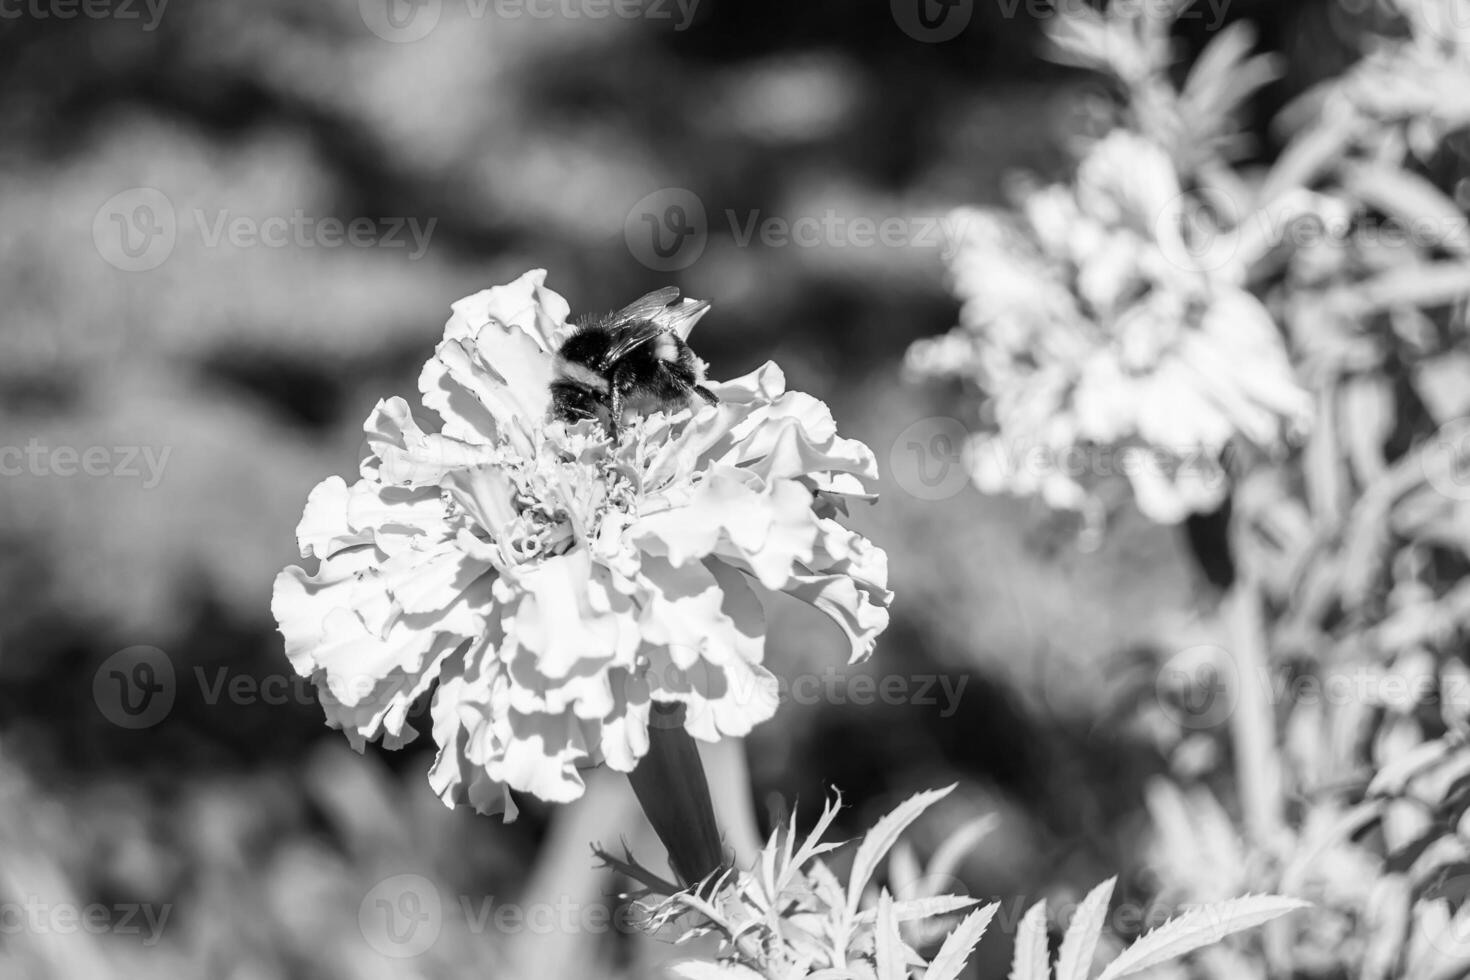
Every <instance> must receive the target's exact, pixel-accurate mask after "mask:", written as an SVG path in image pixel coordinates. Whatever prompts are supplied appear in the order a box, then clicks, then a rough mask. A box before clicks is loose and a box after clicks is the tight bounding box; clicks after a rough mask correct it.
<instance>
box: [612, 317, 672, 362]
mask: <svg viewBox="0 0 1470 980" xmlns="http://www.w3.org/2000/svg"><path fill="white" fill-rule="evenodd" d="M620 315H621V314H620ZM615 329H616V330H617V340H615V341H614V342H613V343H612V345H611V346H609V347H608V349H607V353H606V354H604V355H603V356H602V365H601V366H602V370H604V371H606V370H608V369H609V368H611V367H612V366H613V365H614V364H616V363H618V362H619V361H621V360H622V359H623V358H625V357H627V356H628V354H629V353H631V352H632V351H634V350H636V349H637V348H639V347H642V346H643V345H644V344H646V343H648V342H649V341H650V340H653V339H654V338H656V337H658V336H659V335H660V334H662V333H664V332H665V329H664V328H663V327H661V326H659V325H658V324H657V323H656V322H654V321H653V320H651V319H649V318H647V317H641V318H639V319H638V320H635V321H633V322H632V323H628V324H626V325H624V324H620V325H619V326H617V327H616V328H615Z"/></svg>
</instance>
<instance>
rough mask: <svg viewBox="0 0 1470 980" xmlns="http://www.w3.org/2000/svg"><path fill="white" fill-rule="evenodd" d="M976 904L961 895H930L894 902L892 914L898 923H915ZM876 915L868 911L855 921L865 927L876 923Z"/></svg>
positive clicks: (873, 911)
mask: <svg viewBox="0 0 1470 980" xmlns="http://www.w3.org/2000/svg"><path fill="white" fill-rule="evenodd" d="M977 904H979V903H978V902H977V901H976V900H975V899H973V898H966V897H965V896H963V895H930V896H928V897H926V898H910V899H905V900H904V901H902V902H894V903H893V914H894V916H895V917H896V918H897V919H898V921H899V922H900V923H903V922H916V921H918V920H920V919H933V918H938V917H939V916H943V915H951V914H953V913H955V912H958V911H959V910H960V909H963V908H969V907H970V906H971V905H977ZM877 915H878V910H877V909H868V910H867V911H865V912H863V913H861V914H860V915H859V916H858V917H857V919H856V920H855V921H856V922H857V924H858V925H860V926H865V925H868V924H870V923H872V922H874V921H876V918H877Z"/></svg>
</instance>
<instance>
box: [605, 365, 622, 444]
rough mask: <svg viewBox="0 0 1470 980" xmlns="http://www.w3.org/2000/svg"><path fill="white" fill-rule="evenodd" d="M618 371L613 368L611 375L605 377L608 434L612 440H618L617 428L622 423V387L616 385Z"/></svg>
mask: <svg viewBox="0 0 1470 980" xmlns="http://www.w3.org/2000/svg"><path fill="white" fill-rule="evenodd" d="M619 380H620V379H619V378H618V371H617V370H616V369H615V370H614V371H613V373H612V376H611V377H609V378H608V379H607V388H608V401H609V405H608V409H609V413H610V414H609V418H608V434H609V435H611V436H612V437H613V442H617V441H618V430H619V428H621V426H622V424H623V389H622V388H621V387H619V386H618V381H619Z"/></svg>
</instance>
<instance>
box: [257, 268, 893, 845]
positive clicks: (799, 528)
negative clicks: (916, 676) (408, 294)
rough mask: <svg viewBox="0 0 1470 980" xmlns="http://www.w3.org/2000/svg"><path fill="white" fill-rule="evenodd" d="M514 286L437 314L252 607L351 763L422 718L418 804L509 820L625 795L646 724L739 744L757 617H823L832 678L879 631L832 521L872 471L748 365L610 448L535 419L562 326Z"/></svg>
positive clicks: (758, 639)
mask: <svg viewBox="0 0 1470 980" xmlns="http://www.w3.org/2000/svg"><path fill="white" fill-rule="evenodd" d="M544 279H545V273H544V272H542V271H535V272H530V273H527V274H526V275H524V276H522V277H521V278H520V279H518V280H516V281H515V282H513V283H510V284H508V285H504V286H499V287H496V288H493V289H488V290H485V291H483V292H480V293H478V294H476V295H474V296H470V297H468V298H466V299H463V300H460V301H459V302H458V303H456V304H454V308H453V310H454V312H453V316H452V317H451V318H450V320H449V322H448V325H447V326H446V328H445V332H444V339H443V341H442V342H441V343H440V344H439V346H438V348H437V349H436V351H435V354H434V356H433V358H432V359H430V360H429V362H428V363H427V364H426V365H425V366H424V370H423V373H422V374H421V376H420V378H419V389H420V391H421V393H422V398H423V405H424V407H425V408H427V409H428V410H429V411H430V412H431V413H433V415H435V416H437V418H436V419H434V420H433V421H430V422H421V421H419V420H417V419H415V417H414V416H413V414H411V411H410V406H409V404H408V403H407V402H406V401H404V400H403V399H401V398H390V399H387V400H384V401H382V402H379V404H378V406H377V407H376V409H375V410H374V412H373V414H372V415H371V417H370V418H369V419H368V420H367V423H366V426H365V429H366V432H367V441H368V447H369V455H368V456H367V458H366V459H365V460H364V462H363V463H362V465H361V479H359V480H358V481H357V482H355V483H353V484H352V485H350V486H349V485H348V484H347V483H346V482H345V481H343V480H342V479H340V478H337V477H332V478H330V479H328V480H326V481H325V482H323V483H321V484H320V485H319V486H317V487H316V489H315V490H313V491H312V493H311V496H310V498H309V500H308V501H307V504H306V510H305V514H304V516H303V517H302V520H301V524H300V526H299V527H298V529H297V536H298V538H299V541H300V546H301V554H302V556H303V557H315V558H317V559H319V560H320V563H319V567H318V569H317V571H316V573H315V574H309V573H308V572H307V571H305V570H303V569H302V568H299V567H295V566H293V567H290V568H287V569H286V570H285V571H283V572H282V573H281V574H280V575H279V576H278V578H277V579H276V584H275V595H274V600H273V603H272V607H273V611H274V613H275V616H276V619H277V621H278V622H279V624H280V629H281V633H282V635H283V636H284V637H285V642H286V653H287V655H288V656H289V658H290V660H291V663H292V665H293V666H294V667H295V669H296V670H297V672H298V673H300V674H302V675H303V676H310V677H312V678H313V680H314V681H315V682H316V684H317V686H318V690H319V695H320V697H321V700H322V704H323V705H324V707H325V709H326V713H327V720H328V722H329V723H330V724H331V725H333V726H334V727H340V728H342V729H343V730H344V731H345V732H346V733H347V735H348V738H349V739H350V740H351V741H352V742H353V744H354V745H355V746H357V747H359V748H361V746H362V745H363V744H364V743H365V742H366V741H367V740H370V739H374V738H378V737H381V738H382V739H383V741H384V744H386V745H388V746H389V747H395V748H396V747H398V746H400V745H402V744H404V743H406V742H408V741H409V740H411V739H412V738H413V737H414V736H415V735H416V734H417V733H416V732H415V731H414V729H413V728H412V727H411V726H410V725H409V724H408V723H407V716H408V714H409V710H410V707H411V706H412V704H413V702H414V701H415V699H417V698H418V697H420V696H421V695H423V694H425V693H426V692H427V691H428V690H429V689H430V688H431V687H434V686H435V685H436V684H437V689H436V690H435V693H434V695H433V699H432V702H431V706H430V714H431V716H432V720H433V737H434V740H435V742H436V743H437V744H438V746H439V755H438V758H437V760H436V761H435V763H434V766H433V769H432V771H431V773H430V782H431V783H432V785H433V786H434V788H435V790H436V791H437V792H438V793H439V794H440V796H441V798H442V799H443V800H444V801H445V802H446V803H448V804H451V805H453V804H455V803H469V804H472V805H473V806H474V807H475V808H476V809H478V810H479V811H481V812H486V813H496V812H501V811H504V812H505V813H506V818H507V819H512V818H514V816H515V813H516V810H515V805H514V803H513V802H512V800H511V798H510V794H509V792H508V791H509V790H512V789H514V790H518V791H522V792H527V793H531V794H533V795H535V796H537V797H539V798H541V799H543V800H548V801H554V802H566V801H570V800H573V799H576V798H577V797H579V796H580V795H581V794H582V791H583V781H582V778H581V776H580V775H579V772H578V770H579V769H580V768H582V767H587V766H593V765H597V764H599V763H604V762H605V763H606V764H607V765H608V766H610V767H611V768H613V769H615V770H618V771H621V772H631V771H632V770H633V769H634V768H635V767H636V766H637V764H638V762H639V760H640V759H641V758H642V757H643V756H644V755H645V754H646V753H647V752H648V750H649V716H650V711H651V709H652V708H653V706H654V704H655V703H660V704H663V705H666V706H670V705H672V706H679V705H682V706H683V707H684V708H685V710H684V711H683V712H682V718H683V728H684V729H685V730H686V731H687V732H688V733H689V734H690V735H692V736H693V737H694V738H697V739H702V740H704V741H708V742H713V741H717V740H718V739H720V738H721V737H722V736H740V735H745V734H746V733H748V732H749V731H750V730H751V729H752V728H753V727H754V726H755V725H756V724H758V723H759V722H761V721H764V720H766V719H767V718H769V717H770V716H771V715H772V713H773V712H774V711H775V709H776V706H777V686H776V679H775V677H774V676H773V675H772V674H771V673H770V672H769V671H768V670H766V668H765V667H764V666H763V665H762V660H763V658H764V640H765V617H764V611H763V606H762V596H763V595H764V594H767V593H772V592H785V593H788V594H790V595H793V596H796V597H797V598H799V599H802V600H804V601H806V602H809V603H811V604H812V605H814V606H816V607H817V608H818V609H821V610H822V611H823V612H825V613H827V614H828V615H829V616H831V617H832V618H833V619H834V620H835V621H836V622H837V623H838V625H839V626H841V627H842V629H843V630H844V631H845V632H846V633H847V635H848V637H849V639H850V641H851V648H852V659H853V660H854V661H856V660H860V659H862V658H864V657H866V656H867V655H868V654H869V653H870V652H871V650H872V648H873V644H874V642H875V639H876V637H877V635H878V634H879V633H880V632H882V630H883V629H884V628H885V627H886V626H887V624H888V604H889V602H890V600H891V593H890V592H889V591H888V589H887V587H886V585H887V556H886V555H885V554H884V552H883V551H882V550H881V549H879V548H877V547H875V546H874V545H872V544H871V543H870V542H868V541H867V540H866V539H865V538H863V537H862V536H860V535H858V534H856V533H854V532H853V531H850V530H849V529H847V528H846V527H845V526H843V524H841V523H840V522H839V521H838V519H837V517H838V516H839V515H841V514H842V513H844V511H845V502H846V501H847V500H849V499H853V498H857V499H871V498H872V496H873V492H872V488H873V487H874V486H875V484H876V481H877V467H876V463H875V461H874V457H873V454H872V452H871V451H870V450H869V449H868V447H867V446H865V445H863V444H862V443H861V442H857V441H854V440H850V439H844V438H842V437H840V436H838V434H837V431H836V425H835V423H834V422H833V420H832V416H831V414H830V413H829V412H828V410H827V408H826V406H825V405H823V404H822V403H821V402H820V401H818V400H816V399H814V398H812V397H810V396H808V395H805V394H802V393H800V392H788V391H786V390H785V379H784V377H783V376H782V374H781V371H780V370H779V369H778V368H777V367H776V366H775V365H774V364H770V363H767V364H766V365H764V366H763V367H761V368H759V369H758V370H756V371H755V372H753V373H752V374H749V375H747V376H745V377H743V378H737V379H735V380H733V381H728V382H725V383H723V384H715V383H712V384H711V385H710V387H711V388H712V389H713V390H714V391H715V392H716V393H717V394H718V395H719V397H720V404H719V405H717V406H706V405H703V404H700V405H698V406H696V407H695V408H692V409H684V410H682V411H679V412H676V413H672V414H664V413H659V414H654V415H651V416H649V417H647V418H643V419H640V420H638V421H637V422H636V423H634V424H633V425H631V426H628V427H627V428H626V429H625V431H624V433H623V435H622V438H621V440H620V441H619V442H618V443H616V444H614V443H612V442H611V441H610V440H609V438H608V436H607V434H606V433H605V432H604V430H603V429H602V428H601V427H600V426H599V425H598V424H597V423H595V422H590V421H588V422H579V423H577V424H574V425H568V424H565V423H562V422H554V421H553V422H549V421H547V419H548V411H547V410H548V406H549V392H548V385H549V383H550V381H551V379H552V355H553V353H554V352H555V351H556V350H557V348H558V347H559V346H560V344H561V342H562V340H563V339H564V338H565V336H566V335H567V333H568V332H569V330H570V329H571V328H570V327H569V326H568V324H567V317H568V312H569V311H568V306H567V303H566V301H565V300H563V299H562V297H560V296H558V295H557V294H556V293H554V292H551V291H550V290H548V289H546V288H545V287H544V285H543V281H544Z"/></svg>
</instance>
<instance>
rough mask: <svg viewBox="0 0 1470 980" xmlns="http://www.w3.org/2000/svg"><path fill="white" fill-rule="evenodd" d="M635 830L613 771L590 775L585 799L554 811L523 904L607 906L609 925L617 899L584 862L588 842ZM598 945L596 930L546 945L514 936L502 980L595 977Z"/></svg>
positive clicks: (525, 934)
mask: <svg viewBox="0 0 1470 980" xmlns="http://www.w3.org/2000/svg"><path fill="white" fill-rule="evenodd" d="M637 829H638V808H637V807H636V806H635V805H634V802H633V799H632V798H631V797H630V796H629V795H628V791H627V789H625V788H624V787H623V785H622V779H621V778H619V777H618V774H617V773H614V772H612V771H601V770H597V771H594V772H591V773H589V774H588V779H587V793H586V795H585V796H584V797H583V798H582V799H580V800H578V801H576V802H575V803H573V804H569V805H567V806H564V807H558V808H557V809H556V811H555V814H554V816H553V818H552V822H551V833H550V835H549V836H548V837H547V839H546V842H545V843H544V844H543V845H542V846H541V848H540V850H539V852H538V855H539V856H538V859H537V861H536V866H535V871H534V872H533V874H532V877H531V880H530V881H528V882H527V883H526V888H525V892H524V894H525V896H526V898H525V901H526V902H527V903H542V902H559V901H561V900H563V899H565V900H566V901H568V902H570V903H572V907H573V908H576V909H586V908H590V907H591V906H594V905H599V904H605V905H608V906H609V909H610V911H609V915H608V921H614V919H613V917H612V915H613V913H612V911H611V909H612V907H613V906H615V905H616V904H617V902H616V899H609V898H608V897H607V895H606V888H605V882H606V872H605V871H604V870H603V869H601V868H599V867H596V866H595V865H593V864H592V863H591V862H589V861H588V860H587V842H588V841H589V840H597V839H599V838H609V837H616V836H618V835H620V834H622V833H623V832H625V831H626V832H628V833H629V834H630V835H631V834H633V833H634V832H636V831H637ZM598 940H599V936H598V933H597V932H596V931H595V930H587V929H576V930H570V931H568V932H565V933H564V934H562V935H561V936H560V937H559V938H558V941H557V942H554V943H548V942H547V941H546V936H545V935H544V934H543V933H542V932H541V931H540V930H536V929H531V930H524V931H522V932H520V933H518V934H513V935H512V938H511V941H510V949H509V951H508V955H507V957H506V959H507V961H508V963H509V966H510V969H509V970H508V971H507V973H506V974H505V975H507V976H515V977H531V976H534V977H542V978H544V980H580V978H582V977H588V976H595V975H597V972H598V959H599V951H598V948H597V946H598Z"/></svg>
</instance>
